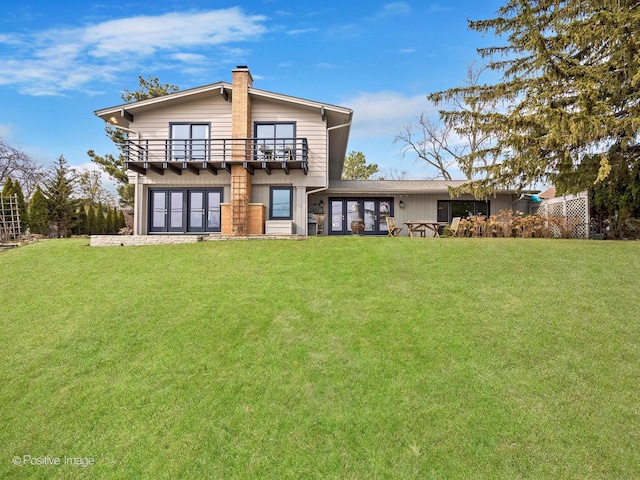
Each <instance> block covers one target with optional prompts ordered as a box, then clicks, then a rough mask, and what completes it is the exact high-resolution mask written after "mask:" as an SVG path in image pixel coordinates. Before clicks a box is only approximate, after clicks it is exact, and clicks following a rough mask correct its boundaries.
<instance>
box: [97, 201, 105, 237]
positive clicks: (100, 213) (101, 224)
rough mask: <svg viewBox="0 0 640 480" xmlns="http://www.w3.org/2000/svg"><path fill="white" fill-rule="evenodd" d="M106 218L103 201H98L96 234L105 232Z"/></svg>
mask: <svg viewBox="0 0 640 480" xmlns="http://www.w3.org/2000/svg"><path fill="white" fill-rule="evenodd" d="M106 220H107V219H106V218H105V216H104V208H103V207H102V202H98V207H97V208H96V231H95V232H94V233H95V234H96V235H103V234H104V233H105V226H106Z"/></svg>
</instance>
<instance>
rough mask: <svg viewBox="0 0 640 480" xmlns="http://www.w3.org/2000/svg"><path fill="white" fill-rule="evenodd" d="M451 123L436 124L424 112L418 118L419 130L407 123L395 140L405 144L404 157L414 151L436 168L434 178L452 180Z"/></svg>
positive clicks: (453, 159)
mask: <svg viewBox="0 0 640 480" xmlns="http://www.w3.org/2000/svg"><path fill="white" fill-rule="evenodd" d="M452 129H453V127H452V126H451V125H446V124H445V125H436V124H435V123H434V122H433V121H431V120H430V119H429V118H428V117H427V116H426V115H425V114H424V113H423V114H422V115H420V117H419V118H418V126H417V130H418V131H417V132H416V129H415V127H414V126H413V125H406V126H405V127H404V130H403V131H402V132H400V134H399V135H398V136H397V137H396V139H395V140H394V143H395V142H402V143H403V144H404V147H403V150H402V158H404V157H406V156H407V154H408V153H413V154H415V155H417V156H418V158H420V159H422V160H424V161H425V162H427V164H428V165H429V166H431V167H433V168H435V170H436V172H437V173H436V175H435V176H434V177H433V178H443V179H445V180H451V174H450V173H449V168H451V166H452V165H453V164H455V157H452V156H451V154H450V152H451V149H450V148H449V144H448V142H449V137H450V135H451V131H452Z"/></svg>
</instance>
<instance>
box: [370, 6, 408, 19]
mask: <svg viewBox="0 0 640 480" xmlns="http://www.w3.org/2000/svg"><path fill="white" fill-rule="evenodd" d="M409 13H411V6H410V5H409V4H408V3H407V2H392V3H387V4H385V5H384V6H383V7H382V11H381V12H380V13H379V14H378V16H379V17H391V16H396V15H407V14H409Z"/></svg>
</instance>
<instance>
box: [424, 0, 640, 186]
mask: <svg viewBox="0 0 640 480" xmlns="http://www.w3.org/2000/svg"><path fill="white" fill-rule="evenodd" d="M470 27H471V28H472V29H474V30H477V31H479V32H482V33H486V32H493V33H495V34H497V35H498V36H502V37H504V38H505V44H504V45H501V46H496V47H491V48H484V49H481V50H479V53H480V54H481V55H482V56H483V57H485V58H490V59H492V61H491V63H489V65H488V67H489V68H490V69H493V70H495V71H497V72H502V75H503V76H502V79H501V80H500V81H499V82H498V83H496V84H494V85H475V86H467V87H460V88H452V89H449V90H446V91H443V92H437V93H434V94H431V95H430V96H429V98H430V99H431V100H432V101H435V102H437V103H444V102H448V101H450V100H454V99H460V98H463V99H464V98H472V97H476V98H477V99H478V100H479V101H488V102H494V103H495V104H498V103H502V104H503V105H506V107H505V109H504V110H503V111H492V112H488V113H478V112H472V111H461V110H450V111H442V112H441V117H442V118H443V120H444V121H448V122H453V123H457V124H469V123H470V122H471V121H472V120H475V121H476V123H475V125H476V126H477V127H478V128H479V129H480V131H481V132H483V133H484V134H487V135H490V136H491V138H493V139H494V142H492V143H491V144H490V145H487V146H485V147H484V148H480V149H479V150H478V151H476V152H474V153H472V154H470V155H469V156H468V157H469V160H482V159H486V160H490V159H492V158H493V157H495V156H496V155H498V158H499V161H498V162H497V163H495V164H492V163H491V162H490V161H488V162H487V166H486V167H481V168H480V169H479V170H480V171H484V172H485V173H486V174H487V175H488V177H487V178H486V179H483V180H479V181H475V182H470V183H469V184H467V186H466V187H465V188H464V189H459V190H458V193H461V192H462V191H470V192H472V193H475V194H476V195H477V196H481V195H483V194H486V193H488V192H494V191H496V190H497V189H499V188H501V187H505V186H508V187H516V188H522V187H524V186H527V185H530V184H532V183H535V182H539V181H551V182H559V181H562V180H563V178H564V179H566V180H567V182H566V183H567V185H568V187H569V188H570V189H572V190H573V189H575V188H578V185H577V184H574V185H571V182H570V179H571V178H572V174H574V173H575V172H576V169H577V167H578V166H579V165H580V164H581V162H582V161H583V160H585V159H586V160H588V161H590V160H589V158H590V157H591V156H592V155H594V154H598V155H599V165H598V169H597V171H596V172H592V175H591V178H590V182H589V183H591V184H593V183H594V182H599V181H603V180H604V179H606V178H607V177H608V176H609V175H612V174H614V172H613V170H614V169H616V168H622V169H629V170H632V169H633V168H634V165H636V164H637V162H638V153H639V152H640V145H639V137H638V134H637V131H638V125H639V124H640V88H638V87H639V86H640V42H638V40H637V32H638V31H640V4H639V3H638V2H637V1H635V0H634V1H632V0H598V1H596V0H553V1H542V0H509V1H508V2H507V3H506V5H505V6H504V7H502V8H501V9H500V10H498V12H497V17H496V18H493V19H490V20H481V21H472V22H470ZM614 177H615V175H614ZM612 178H613V177H612Z"/></svg>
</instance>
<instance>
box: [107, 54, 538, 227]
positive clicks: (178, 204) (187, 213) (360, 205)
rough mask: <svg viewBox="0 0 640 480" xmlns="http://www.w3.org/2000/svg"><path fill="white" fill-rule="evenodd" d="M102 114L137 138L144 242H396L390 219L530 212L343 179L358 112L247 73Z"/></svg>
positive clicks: (132, 146) (422, 189)
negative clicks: (172, 238) (338, 238)
mask: <svg viewBox="0 0 640 480" xmlns="http://www.w3.org/2000/svg"><path fill="white" fill-rule="evenodd" d="M95 114H96V115H97V116H98V117H99V118H101V119H103V120H104V121H105V122H107V123H108V124H110V125H112V126H114V127H116V128H120V129H123V130H124V131H126V132H127V134H128V139H127V143H126V166H127V169H128V172H129V181H130V183H132V184H133V185H134V191H135V206H134V225H133V230H134V235H160V234H172V235H185V234H187V235H189V234H194V235H222V236H226V235H229V236H251V235H265V234H267V235H268V234H287V235H297V236H307V235H316V234H318V233H320V234H324V235H345V234H351V233H352V231H353V229H352V225H351V224H352V222H353V220H354V219H357V220H358V221H360V222H361V224H362V226H361V228H360V229H359V233H362V234H364V235H386V234H387V228H388V227H387V221H386V219H387V217H393V218H394V219H395V223H396V225H400V226H401V225H402V224H403V223H404V222H408V221H415V220H429V221H437V222H442V223H445V222H450V221H451V219H452V218H454V217H457V216H466V215H473V214H477V213H483V214H487V215H490V214H493V213H498V211H499V210H509V209H513V210H516V209H520V210H523V209H525V208H526V206H527V205H526V202H524V203H523V202H522V201H521V199H520V197H519V195H518V194H516V193H515V192H507V191H505V192H501V193H498V194H497V195H496V196H495V197H491V198H490V199H488V200H486V201H479V200H476V199H474V198H473V197H471V196H462V197H457V198H451V197H450V195H449V193H448V188H449V187H454V186H458V185H460V184H461V183H462V182H459V181H419V180H389V181H385V180H366V181H356V180H340V178H341V176H342V168H343V164H344V159H345V154H346V151H347V144H348V140H349V132H350V128H351V122H352V117H353V111H352V110H351V109H349V108H347V107H342V106H337V105H331V104H328V103H323V102H318V101H314V100H307V99H303V98H298V97H292V96H288V95H285V94H281V93H274V92H269V91H265V90H259V89H256V88H254V87H253V77H252V75H251V72H250V71H249V69H248V68H247V67H246V66H239V67H237V68H235V69H233V70H232V82H231V83H227V82H218V83H214V84H210V85H205V86H202V87H197V88H192V89H189V90H183V91H178V92H174V93H170V94H168V95H164V96H161V97H155V98H150V99H146V100H141V101H138V102H134V103H127V104H122V105H116V106H113V107H108V108H104V109H101V110H98V111H96V112H95ZM519 199H520V200H519ZM520 203H522V205H520ZM318 225H320V227H318ZM407 233H408V232H407V229H406V228H404V229H403V232H402V235H407Z"/></svg>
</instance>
